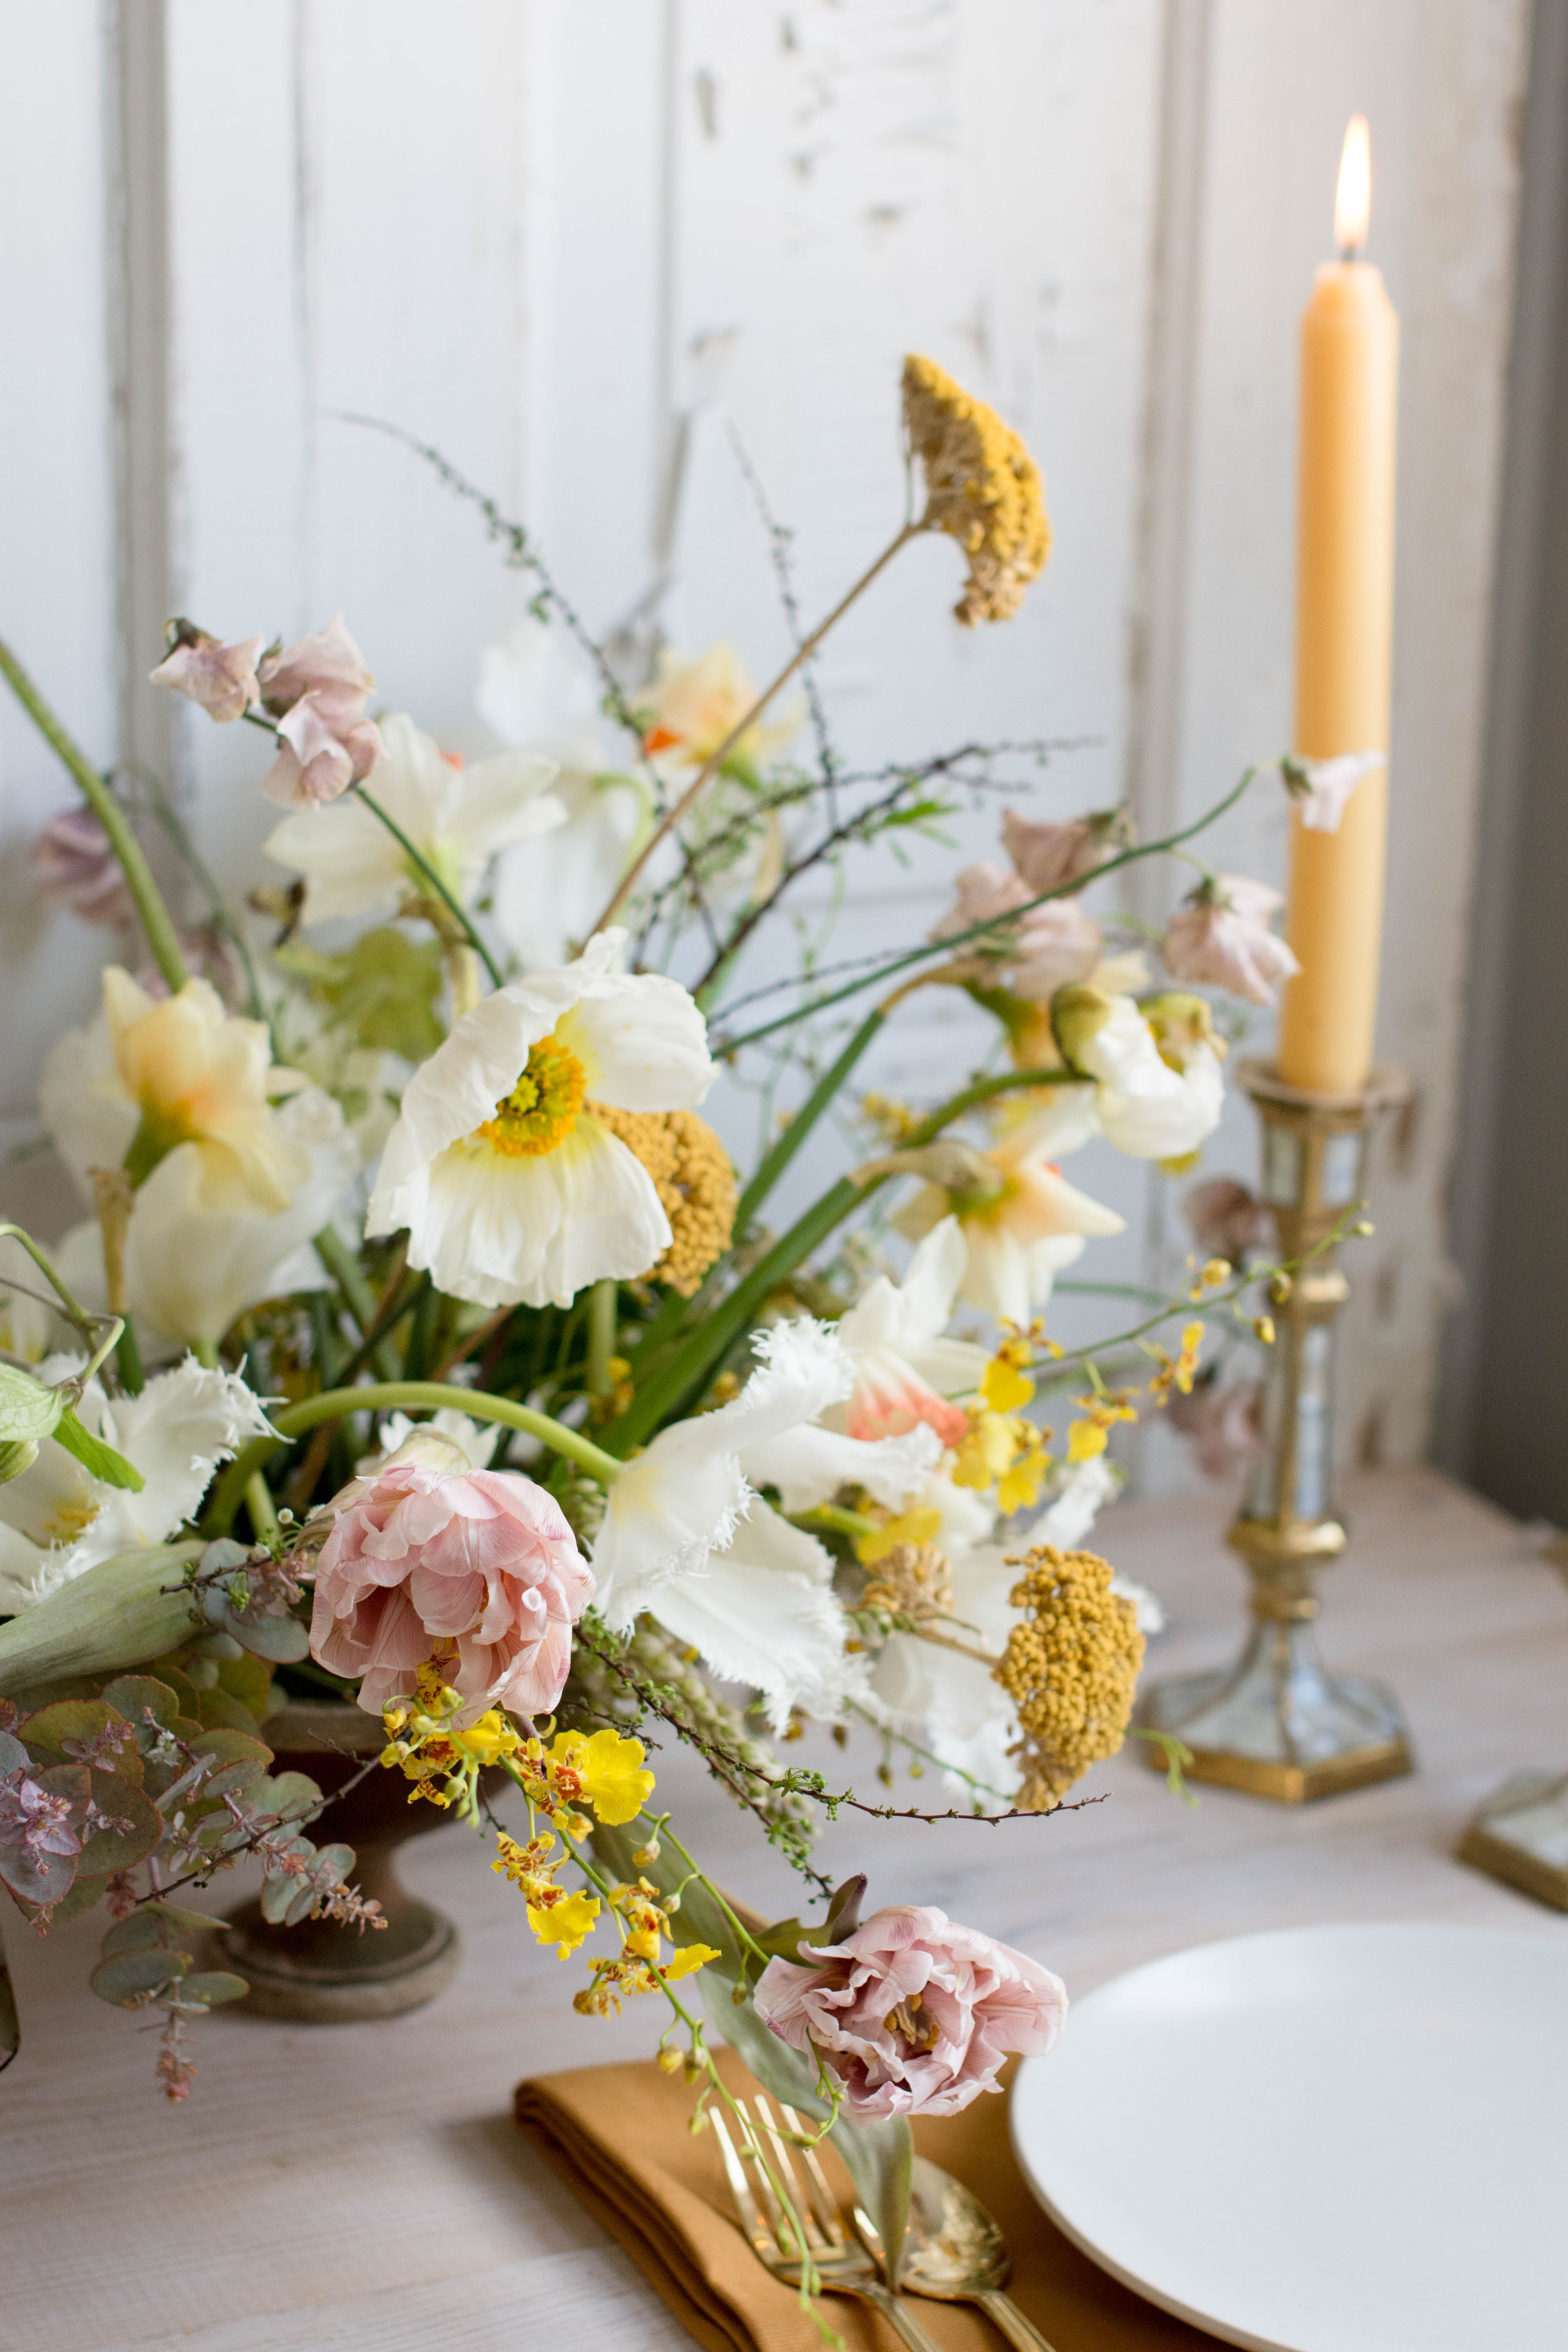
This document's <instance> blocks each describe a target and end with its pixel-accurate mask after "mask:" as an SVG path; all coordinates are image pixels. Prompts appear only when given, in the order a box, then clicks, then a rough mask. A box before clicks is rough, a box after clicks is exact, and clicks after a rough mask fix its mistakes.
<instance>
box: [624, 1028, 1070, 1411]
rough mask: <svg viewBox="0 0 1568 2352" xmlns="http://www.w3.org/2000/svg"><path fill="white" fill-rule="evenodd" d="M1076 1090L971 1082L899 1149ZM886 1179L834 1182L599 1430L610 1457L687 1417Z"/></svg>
mask: <svg viewBox="0 0 1568 2352" xmlns="http://www.w3.org/2000/svg"><path fill="white" fill-rule="evenodd" d="M1083 1083H1084V1081H1082V1080H1081V1079H1079V1078H1078V1077H1076V1076H1074V1074H1073V1073H1072V1072H1071V1071H1066V1070H1055V1069H1053V1070H1005V1071H1003V1072H1001V1073H1000V1075H999V1076H995V1077H989V1078H977V1079H976V1080H975V1082H974V1084H973V1086H969V1087H964V1088H963V1092H962V1093H961V1094H956V1095H954V1096H953V1097H952V1100H951V1102H945V1103H943V1104H942V1106H941V1108H939V1109H937V1110H933V1111H932V1112H931V1115H930V1117H929V1118H923V1119H921V1123H920V1125H919V1126H918V1127H916V1128H914V1129H911V1131H910V1134H909V1135H908V1136H907V1137H906V1138H905V1139H904V1142H903V1144H902V1145H901V1146H900V1149H901V1150H918V1148H919V1147H920V1145H921V1144H922V1143H930V1142H931V1139H933V1137H935V1136H938V1135H940V1134H941V1133H942V1129H943V1128H944V1127H949V1126H951V1125H952V1121H953V1120H954V1119H957V1118H963V1115H964V1113H965V1112H966V1111H970V1110H973V1108H974V1107H975V1105H976V1104H977V1103H983V1102H986V1101H988V1100H989V1099H990V1097H992V1096H993V1095H999V1094H1005V1093H1007V1092H1008V1091H1009V1090H1010V1089H1012V1088H1013V1087H1042V1086H1061V1085H1063V1084H1067V1085H1072V1086H1077V1085H1081V1084H1083ZM892 1172H893V1171H887V1173H884V1174H881V1175H873V1176H868V1178H867V1179H866V1181H864V1182H863V1183H857V1182H856V1181H855V1180H854V1178H853V1177H850V1176H841V1177H840V1178H839V1180H838V1181H837V1184H835V1185H834V1186H833V1187H832V1189H831V1190H830V1191H829V1192H825V1193H824V1194H823V1195H822V1197H821V1199H820V1200H819V1201H817V1202H815V1203H814V1204H813V1206H812V1207H811V1208H809V1209H808V1210H807V1211H806V1213H805V1215H804V1216H803V1217H801V1218H798V1219H797V1220H796V1222H795V1224H793V1225H792V1226H791V1227H790V1229H789V1231H788V1233H786V1234H784V1236H783V1238H782V1240H780V1241H777V1242H775V1243H774V1244H773V1248H772V1249H771V1250H769V1252H768V1254H767V1255H766V1256H765V1257H764V1258H763V1259H762V1260H761V1261H760V1262H759V1264H757V1265H754V1266H753V1267H752V1271H751V1273H750V1274H748V1275H747V1276H746V1277H745V1279H744V1280H743V1281H742V1282H740V1283H738V1284H737V1285H736V1286H735V1288H734V1289H733V1290H732V1291H731V1293H730V1296H729V1297H728V1298H726V1299H723V1300H722V1301H721V1303H720V1305H719V1306H718V1307H716V1308H715V1309H714V1310H713V1312H712V1313H711V1314H710V1315H709V1316H708V1317H707V1318H705V1319H704V1321H703V1322H702V1323H701V1324H700V1326H699V1327H698V1328H697V1329H696V1330H695V1331H694V1332H693V1333H692V1334H691V1336H690V1338H689V1339H688V1341H687V1342H686V1344H685V1346H684V1347H682V1348H681V1349H679V1352H678V1353H676V1354H675V1355H674V1356H673V1357H671V1358H670V1359H669V1360H668V1362H666V1363H665V1364H663V1365H661V1366H660V1367H659V1369H658V1370H657V1371H655V1372H654V1373H653V1374H652V1376H651V1377H650V1378H649V1379H648V1380H647V1381H646V1382H645V1383H644V1384H643V1385H642V1386H641V1387H639V1389H638V1391H637V1395H636V1396H635V1397H634V1398H633V1400H632V1402H631V1403H630V1405H629V1406H628V1407H627V1409H626V1412H624V1413H623V1414H622V1415H621V1417H620V1419H619V1420H618V1421H617V1422H615V1423H612V1425H611V1427H610V1428H609V1429H608V1430H607V1431H605V1444H606V1445H610V1446H613V1447H614V1448H615V1450H616V1453H617V1454H629V1453H630V1452H631V1450H632V1448H633V1447H634V1446H636V1445H644V1444H647V1440H648V1438H649V1437H650V1436H651V1435H652V1434H653V1433H654V1431H655V1430H656V1429H658V1428H659V1427H660V1426H661V1425H662V1423H665V1422H666V1421H669V1420H673V1419H674V1418H675V1417H676V1415H677V1413H678V1412H679V1411H680V1410H681V1409H682V1408H683V1407H684V1409H685V1410H686V1411H688V1412H689V1411H690V1410H691V1407H692V1405H693V1404H694V1403H695V1402H696V1401H697V1397H698V1396H699V1395H700V1391H701V1389H702V1387H703V1386H704V1385H705V1383H706V1381H707V1379H708V1375H709V1373H710V1370H711V1368H712V1366H713V1365H715V1364H716V1363H717V1362H718V1361H719V1360H720V1358H721V1356H722V1355H723V1354H724V1353H725V1351H726V1350H727V1349H729V1348H730V1347H731V1345H732V1344H733V1342H734V1341H735V1340H736V1339H739V1337H740V1335H741V1333H742V1331H743V1330H744V1329H745V1328H746V1327H747V1325H748V1324H749V1323H751V1322H752V1321H754V1320H755V1318H756V1317H757V1315H758V1314H759V1313H760V1311H761V1309H762V1307H763V1301H764V1300H765V1299H766V1297H767V1296H768V1293H769V1292H770V1291H771V1290H773V1289H774V1288H776V1286H778V1284H780V1283H781V1282H783V1281H784V1278H785V1276H787V1275H790V1274H793V1273H794V1271H795V1267H796V1266H797V1265H799V1264H800V1262H801V1260H802V1259H803V1258H805V1257H806V1256H808V1255H809V1254H810V1253H811V1251H813V1250H814V1249H816V1247H817V1245H818V1244H819V1243H821V1242H823V1241H825V1240H826V1237H827V1235H828V1234H830V1233H831V1232H832V1231H833V1229H834V1227H835V1226H836V1225H837V1224H841V1223H843V1221H844V1219H845V1218H846V1217H847V1216H848V1215H849V1213H850V1212H851V1211H852V1210H854V1209H856V1208H858V1206H859V1204H860V1202H862V1201H868V1200H869V1199H870V1197H871V1195H872V1193H873V1192H876V1191H878V1190H879V1187H880V1186H881V1185H883V1184H885V1183H886V1182H887V1181H888V1176H889V1174H891V1173H892Z"/></svg>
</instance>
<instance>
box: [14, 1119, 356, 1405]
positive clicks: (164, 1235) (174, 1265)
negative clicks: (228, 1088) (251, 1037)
mask: <svg viewBox="0 0 1568 2352" xmlns="http://www.w3.org/2000/svg"><path fill="white" fill-rule="evenodd" d="M275 1116H276V1117H277V1118H278V1119H279V1122H280V1124H281V1125H282V1127H283V1128H284V1129H285V1132H286V1133H287V1136H288V1138H289V1142H290V1144H291V1145H292V1146H293V1147H294V1148H295V1149H296V1150H298V1152H299V1155H300V1161H301V1163H302V1165H303V1167H304V1170H305V1174H304V1178H303V1181H301V1182H300V1185H299V1187H298V1189H297V1191H296V1192H294V1194H293V1197H292V1198H291V1199H290V1201H289V1204H288V1206H287V1208H285V1209H283V1210H281V1211H280V1212H279V1213H278V1214H276V1215H263V1214H260V1213H258V1212H257V1211H256V1210H255V1209H254V1208H253V1207H252V1206H251V1205H250V1204H249V1203H247V1202H245V1201H243V1200H241V1201H239V1202H236V1203H234V1204H232V1205H225V1206H220V1207H217V1208H211V1207H209V1206H208V1205H207V1204H206V1202H205V1198H204V1190H203V1181H202V1170H201V1162H200V1159H199V1157H198V1155H197V1152H196V1149H195V1146H194V1145H193V1144H188V1143H183V1144H180V1145H178V1146H177V1147H176V1149H175V1150H173V1151H171V1152H170V1153H169V1154H168V1155H167V1157H166V1158H165V1159H163V1160H160V1162H159V1164H158V1165H157V1167H156V1168H154V1170H153V1173H152V1174H151V1176H149V1177H148V1179H147V1181H146V1182H145V1183H144V1184H143V1185H142V1186H141V1188H140V1189H139V1191H138V1192H137V1193H136V1196H135V1202H134V1204H133V1206H132V1212H131V1223H130V1225H129V1228H128V1230H127V1233H126V1237H125V1297H126V1305H127V1307H129V1309H130V1312H131V1315H132V1320H133V1322H134V1324H135V1327H136V1332H137V1337H138V1339H139V1340H140V1342H141V1345H142V1354H143V1357H144V1358H145V1359H146V1360H148V1361H156V1360H158V1359H159V1357H160V1356H163V1355H167V1354H169V1353H172V1352H178V1351H179V1350H181V1349H184V1348H187V1347H191V1346H194V1345H195V1344H196V1343H197V1342H198V1341H216V1340H218V1339H222V1337H223V1335H224V1333H225V1332H226V1330H227V1329H228V1328H229V1325H230V1324H231V1323H232V1322H233V1321H234V1320H235V1318H236V1317H237V1316H238V1315H243V1314H244V1313H245V1311H246V1309H247V1307H256V1306H258V1305H259V1304H260V1302H261V1300H262V1299H264V1298H278V1297H284V1296H286V1295H289V1294H290V1293H293V1292H295V1291H300V1290H321V1289H325V1288H326V1287H327V1286H328V1283H327V1276H326V1274H325V1272H324V1270H323V1268H322V1266H321V1261H320V1260H319V1259H318V1257H317V1255H316V1253H315V1251H314V1250H313V1249H312V1248H311V1246H310V1244H311V1242H312V1240H313V1239H314V1237H315V1235H316V1234H319V1233H321V1231H322V1229H323V1228H324V1227H325V1226H326V1224H327V1223H329V1221H330V1219H331V1215H332V1212H333V1210H334V1209H335V1208H336V1207H337V1205H338V1203H339V1202H341V1200H342V1196H343V1194H344V1192H346V1191H347V1189H348V1187H349V1186H350V1184H352V1183H353V1179H354V1177H355V1175H356V1174H357V1173H358V1171H359V1168H360V1154H359V1150H358V1147H357V1145H356V1144H355V1142H354V1139H353V1136H352V1135H351V1134H349V1133H348V1131H347V1130H346V1129H345V1128H344V1126H343V1118H342V1111H341V1110H340V1109H339V1108H338V1106H337V1104H336V1103H335V1102H333V1101H332V1100H331V1097H330V1096H327V1095H324V1094H321V1092H320V1091H319V1090H318V1089H317V1088H316V1087H306V1088H305V1089H304V1090H303V1091H302V1092H301V1093H300V1094H298V1095H295V1096H294V1097H292V1098H291V1099H290V1100H289V1102H287V1103H285V1104H283V1105H282V1106H281V1107H280V1108H279V1110H278V1112H277V1113H276V1114H275ZM59 1262H60V1271H61V1273H62V1275H63V1276H64V1277H65V1279H66V1280H67V1281H68V1283H69V1284H70V1285H71V1286H72V1288H73V1289H74V1290H75V1291H76V1293H77V1296H78V1297H79V1298H81V1299H82V1300H83V1301H84V1303H86V1304H88V1305H101V1304H102V1303H103V1300H104V1296H105V1294H104V1276H103V1248H102V1237H101V1234H100V1228H99V1226H98V1224H97V1223H96V1222H94V1221H91V1220H89V1222H88V1223H84V1224H81V1225H78V1226H76V1227H74V1228H73V1230H72V1231H71V1232H70V1233H69V1234H67V1236H66V1238H65V1241H64V1242H63V1243H62V1244H61V1250H60V1261H59Z"/></svg>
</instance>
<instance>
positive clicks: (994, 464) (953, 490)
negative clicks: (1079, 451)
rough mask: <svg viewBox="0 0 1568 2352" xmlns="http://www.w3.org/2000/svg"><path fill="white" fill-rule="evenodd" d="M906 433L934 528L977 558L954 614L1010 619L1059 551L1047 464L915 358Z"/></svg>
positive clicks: (969, 622)
mask: <svg viewBox="0 0 1568 2352" xmlns="http://www.w3.org/2000/svg"><path fill="white" fill-rule="evenodd" d="M904 429H905V431H906V432H907V433H908V435H909V437H910V446H911V447H912V448H913V450H914V452H915V454H916V456H917V457H919V458H920V461H921V466H922V467H924V469H925V479H926V510H925V515H924V519H923V520H924V524H925V528H926V529H927V530H944V531H946V533H947V534H948V536H949V538H950V539H956V540H957V541H958V543H959V545H960V546H961V547H962V548H963V551H964V553H965V554H966V555H967V556H968V558H969V577H968V579H967V580H966V581H965V583H964V588H963V595H962V597H960V599H959V601H958V603H957V604H955V605H954V607H953V611H954V613H955V614H956V615H957V617H958V618H959V620H961V621H962V622H963V623H964V625H965V626H966V627H973V624H974V623H975V622H976V621H1005V620H1009V619H1010V618H1011V617H1012V615H1013V614H1015V613H1016V611H1017V609H1018V607H1019V605H1020V604H1022V603H1023V601H1024V591H1025V589H1026V587H1027V586H1028V584H1029V583H1030V581H1031V580H1036V579H1037V578H1038V577H1039V574H1040V573H1041V572H1043V571H1044V569H1045V564H1046V558H1047V555H1048V554H1049V553H1050V550H1051V527H1050V524H1049V523H1048V522H1047V520H1046V501H1045V493H1044V491H1043V490H1042V488H1041V486H1040V475H1039V468H1038V467H1037V465H1036V464H1035V461H1034V459H1033V458H1032V457H1030V455H1029V453H1028V451H1027V449H1026V447H1025V446H1024V444H1023V442H1022V441H1021V440H1020V439H1019V437H1018V436H1017V435H1016V433H1015V432H1013V431H1012V430H1011V429H1010V427H1008V426H1007V425H1004V424H1003V422H1002V419H1001V418H1000V417H999V416H998V415H997V414H996V412H995V410H994V408H987V406H986V405H985V403H984V401H983V400H975V399H973V397H972V396H971V395H970V394H968V393H966V392H965V391H964V390H963V387H962V386H961V385H959V384H956V383H954V382H953V380H952V377H951V376H950V375H947V374H945V373H943V371H942V369H941V368H939V367H938V366H937V364H936V362H935V361H934V360H928V359H921V357H920V356H919V355H918V354H917V353H915V352H911V353H910V357H909V358H908V359H907V360H906V361H905V362H904Z"/></svg>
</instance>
